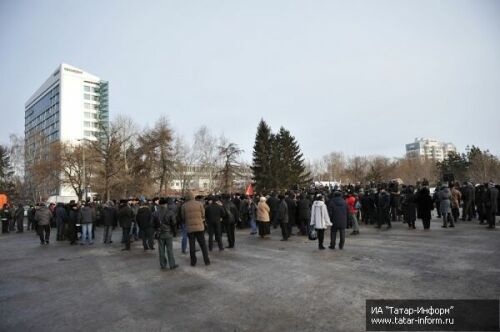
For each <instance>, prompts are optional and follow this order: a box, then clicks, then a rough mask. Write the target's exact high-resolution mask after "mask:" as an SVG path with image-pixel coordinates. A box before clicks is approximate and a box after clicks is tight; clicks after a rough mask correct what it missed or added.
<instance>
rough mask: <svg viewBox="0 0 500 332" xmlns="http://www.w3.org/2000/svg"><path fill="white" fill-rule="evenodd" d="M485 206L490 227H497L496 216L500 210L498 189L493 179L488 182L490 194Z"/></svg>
mask: <svg viewBox="0 0 500 332" xmlns="http://www.w3.org/2000/svg"><path fill="white" fill-rule="evenodd" d="M484 207H485V210H486V218H487V220H488V228H490V229H493V228H495V218H496V214H497V210H498V189H497V188H495V184H494V183H493V182H492V181H490V183H489V184H488V194H487V199H486V201H485V202H484Z"/></svg>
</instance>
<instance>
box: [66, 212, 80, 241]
mask: <svg viewBox="0 0 500 332" xmlns="http://www.w3.org/2000/svg"><path fill="white" fill-rule="evenodd" d="M69 208H70V209H69V213H68V225H67V226H68V227H67V228H66V234H67V236H68V240H69V242H70V244H71V245H76V244H77V243H76V242H77V241H78V233H77V229H76V225H77V224H79V223H80V221H81V220H82V213H81V211H80V208H79V206H78V205H77V204H76V203H75V202H71V203H70V205H69Z"/></svg>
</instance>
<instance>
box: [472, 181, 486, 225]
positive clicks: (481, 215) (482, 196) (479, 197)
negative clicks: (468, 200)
mask: <svg viewBox="0 0 500 332" xmlns="http://www.w3.org/2000/svg"><path fill="white" fill-rule="evenodd" d="M474 197H475V198H476V199H475V202H474V203H475V204H474V205H475V206H476V209H477V218H478V219H479V224H480V225H482V224H484V221H485V220H486V222H488V217H487V216H486V209H485V202H486V201H487V200H488V184H487V183H485V184H480V185H479V186H477V187H476V188H475V190H474Z"/></svg>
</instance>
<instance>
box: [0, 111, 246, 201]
mask: <svg viewBox="0 0 500 332" xmlns="http://www.w3.org/2000/svg"><path fill="white" fill-rule="evenodd" d="M101 129H102V130H100V131H99V136H98V137H97V140H80V141H78V142H72V143H70V142H54V143H51V144H45V143H46V142H45V141H44V140H45V137H43V135H41V134H39V135H40V137H38V138H37V139H39V140H40V141H41V142H42V144H40V145H41V146H45V145H47V146H48V148H47V149H31V150H30V151H25V147H24V139H22V140H21V139H19V137H17V136H16V137H15V140H14V139H13V138H12V137H11V146H12V150H13V151H12V153H9V151H8V149H5V151H4V150H0V152H1V153H4V154H5V156H6V159H5V160H6V161H9V162H10V156H11V155H12V156H14V155H15V156H16V157H20V156H24V157H26V159H28V160H31V161H32V162H30V163H28V167H27V172H28V176H26V181H23V180H24V174H22V172H21V171H20V172H19V173H16V172H15V171H14V170H13V167H12V166H10V168H8V167H2V169H4V170H5V171H6V172H7V171H8V172H9V173H8V174H7V173H6V175H5V177H4V176H3V175H2V174H0V176H1V177H2V179H3V178H5V179H6V180H7V179H10V181H11V183H12V187H14V188H16V190H14V189H12V188H11V189H10V191H9V193H12V194H13V193H14V192H16V191H17V192H19V193H20V194H19V195H18V196H23V197H22V199H24V200H28V201H38V200H40V199H45V198H47V197H48V196H49V195H50V194H53V193H51V192H48V191H47V189H48V188H57V187H58V186H59V185H64V186H67V187H69V188H72V189H73V191H74V193H75V196H78V198H79V199H84V198H85V196H86V193H87V192H92V193H98V194H99V196H100V197H101V198H102V199H104V200H108V199H111V198H119V197H129V196H133V195H146V196H152V195H158V194H162V195H166V194H172V192H169V190H170V183H171V182H172V181H173V180H176V182H180V184H181V190H180V192H179V194H181V195H182V194H184V192H185V191H186V190H187V189H195V190H196V189H198V190H203V191H205V192H232V191H233V190H235V189H241V188H235V183H234V180H235V177H236V176H237V175H239V174H240V173H241V171H242V170H244V169H245V167H246V165H245V164H244V163H242V162H241V161H240V160H239V157H240V155H241V153H242V150H241V149H239V148H238V146H237V144H235V143H232V142H229V141H228V140H227V139H226V138H225V137H223V136H221V137H217V136H215V135H213V134H212V133H211V132H210V130H209V129H208V128H207V127H201V128H200V129H199V130H197V131H196V133H195V134H194V138H193V143H192V144H189V143H187V142H186V140H185V139H184V138H183V137H181V136H179V135H176V134H175V133H174V131H173V129H172V127H171V126H170V123H169V121H168V120H167V118H165V117H160V118H159V119H158V120H157V121H156V122H155V123H154V125H153V126H152V127H151V128H149V127H146V128H143V129H142V130H141V129H139V126H138V125H137V124H136V123H135V122H134V121H133V120H132V119H131V118H129V117H124V116H118V117H117V118H116V119H114V120H113V121H111V123H109V126H106V127H104V128H101ZM14 142H15V143H16V144H15V147H14ZM21 143H23V144H21ZM19 159H20V158H19ZM24 161H25V160H24V158H22V160H19V163H18V164H19V165H20V166H21V165H22V166H21V167H19V168H20V169H23V170H24ZM9 165H10V164H9ZM193 166H195V167H196V169H197V170H198V171H201V172H202V173H203V174H204V175H203V176H204V177H206V178H208V186H207V187H206V188H198V187H196V185H197V184H196V183H195V182H197V181H194V180H197V179H195V176H196V174H195V172H193ZM11 169H12V170H11ZM16 174H17V179H18V180H19V183H17V186H16V183H15V181H14V178H15V175H16ZM7 175H8V176H7ZM1 184H2V188H0V190H4V191H5V188H7V187H6V185H3V182H2V183H1ZM21 193H22V195H21Z"/></svg>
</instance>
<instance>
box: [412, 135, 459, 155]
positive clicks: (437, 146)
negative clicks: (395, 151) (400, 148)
mask: <svg viewBox="0 0 500 332" xmlns="http://www.w3.org/2000/svg"><path fill="white" fill-rule="evenodd" d="M456 151H457V149H456V147H455V145H453V144H451V143H443V142H440V141H438V140H435V139H432V138H415V141H414V142H413V143H409V144H406V156H407V157H409V158H426V159H433V160H435V161H443V160H444V159H445V158H446V157H447V156H448V153H449V152H456Z"/></svg>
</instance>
